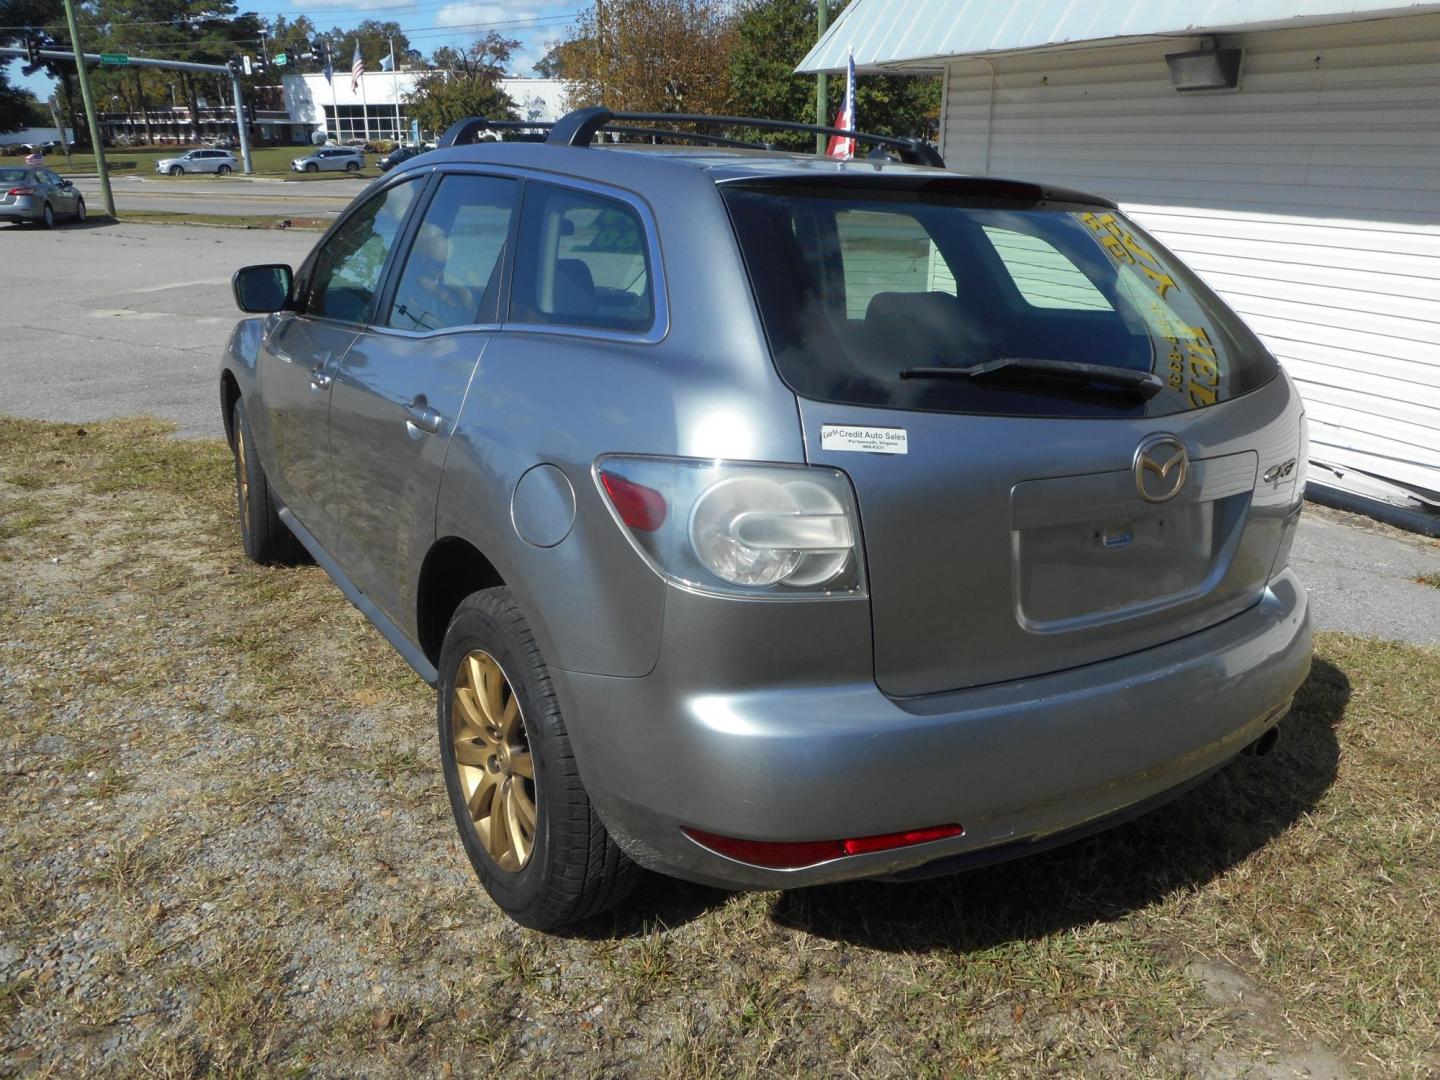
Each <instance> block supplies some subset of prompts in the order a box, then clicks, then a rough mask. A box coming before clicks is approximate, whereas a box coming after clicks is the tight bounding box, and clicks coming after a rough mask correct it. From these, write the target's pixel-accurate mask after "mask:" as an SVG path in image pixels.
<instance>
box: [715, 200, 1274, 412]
mask: <svg viewBox="0 0 1440 1080" xmlns="http://www.w3.org/2000/svg"><path fill="white" fill-rule="evenodd" d="M722 191H723V193H724V197H725V201H726V203H727V204H728V206H729V208H730V214H731V217H732V219H733V221H734V223H735V228H736V232H737V234H738V236H739V239H740V247H741V249H742V252H743V254H744V257H745V262H746V266H747V268H748V270H749V273H750V277H751V283H752V285H753V288H754V292H755V297H756V300H757V302H758V304H759V308H760V315H761V319H762V321H763V322H764V326H765V331H766V334H767V335H768V336H769V339H770V347H771V350H772V352H773V353H774V356H775V362H776V364H777V366H778V367H779V369H780V374H781V377H782V378H784V379H785V381H786V382H787V383H788V384H789V385H790V387H791V388H792V389H794V390H795V391H796V392H797V393H799V394H802V395H804V396H806V397H812V398H818V399H820V400H824V401H836V402H842V403H845V404H853V405H874V406H880V407H888V408H902V409H921V410H929V411H943V412H979V413H992V414H1005V415H1048V416H1057V415H1059V416H1092V415H1102V416H1166V415H1170V414H1173V413H1178V412H1183V411H1186V410H1189V409H1198V408H1203V407H1205V406H1207V405H1213V404H1215V403H1216V402H1218V401H1224V400H1226V399H1228V398H1232V397H1237V396H1239V395H1240V394H1245V393H1248V392H1250V391H1251V390H1254V389H1256V388H1257V387H1259V386H1261V385H1263V384H1264V383H1266V382H1268V381H1269V380H1270V379H1271V378H1272V377H1273V376H1274V374H1275V372H1276V370H1277V369H1276V366H1275V362H1274V360H1273V359H1271V357H1270V356H1269V354H1268V353H1267V352H1266V350H1265V348H1264V346H1263V345H1261V344H1260V342H1259V341H1258V340H1257V339H1256V337H1255V336H1254V334H1252V333H1251V332H1250V331H1249V330H1248V329H1247V328H1246V327H1245V325H1244V324H1243V323H1242V322H1241V321H1240V320H1239V319H1238V318H1237V317H1236V316H1235V315H1234V313H1233V312H1231V311H1230V310H1229V309H1228V308H1226V307H1225V305H1224V304H1223V303H1222V302H1221V301H1220V299H1219V298H1218V297H1216V296H1215V294H1214V293H1213V292H1211V291H1210V290H1209V289H1208V288H1206V287H1205V286H1204V285H1203V284H1202V283H1201V282H1200V281H1199V280H1198V279H1197V278H1196V277H1195V276H1194V275H1193V274H1192V273H1190V272H1189V271H1188V270H1186V269H1185V267H1183V266H1181V265H1180V264H1179V262H1178V261H1177V260H1176V259H1175V257H1174V256H1172V255H1171V254H1170V253H1169V252H1167V251H1165V250H1164V249H1163V248H1162V247H1161V246H1160V245H1159V244H1158V243H1156V242H1155V241H1154V240H1153V239H1151V238H1150V237H1149V236H1147V235H1146V234H1145V233H1144V232H1142V231H1141V230H1140V229H1139V228H1137V227H1136V226H1135V225H1134V224H1133V223H1132V222H1130V221H1129V220H1128V219H1126V218H1125V217H1124V215H1122V214H1120V213H1118V212H1117V211H1114V210H1109V209H1105V208H1100V207H1096V208H1086V207H1079V206H1074V205H1070V204H1067V205H1065V206H1063V207H1050V206H1048V205H1046V204H1041V205H1039V206H1035V205H1028V204H1005V203H1000V202H995V201H989V202H984V203H979V202H977V201H976V200H975V199H974V198H973V197H965V196H957V195H947V194H932V193H921V192H913V191H877V190H875V189H873V188H871V189H860V188H855V187H850V188H828V189H827V188H800V187H795V186H788V185H774V184H772V185H768V186H749V185H738V184H730V185H723V186H722ZM1005 359H1011V360H1015V359H1020V360H1025V359H1034V360H1041V361H1060V362H1064V363H1081V364H1101V365H1106V366H1110V367H1117V368H1126V369H1129V370H1132V371H1139V372H1150V373H1153V374H1154V375H1156V376H1158V377H1159V378H1160V379H1161V380H1162V382H1163V384H1164V385H1163V389H1161V390H1160V392H1159V393H1157V394H1155V396H1153V397H1151V398H1149V399H1148V400H1145V399H1143V398H1141V397H1140V396H1139V395H1137V394H1135V393H1133V392H1125V391H1124V390H1123V389H1117V388H1115V387H1114V386H1109V385H1107V384H1105V383H1099V382H1097V383H1085V382H1075V381H1071V380H1068V379H1055V378H1053V377H1050V378H1044V379H1035V378H1032V377H1030V376H1026V375H1024V374H1023V373H1019V372H1015V371H1014V370H1013V368H1012V369H1010V370H1008V371H1007V372H1006V373H1005V374H1004V375H1002V376H1001V377H994V374H995V373H993V372H992V373H990V375H989V376H986V377H976V378H969V377H958V378H957V377H944V376H941V377H935V376H934V375H933V374H928V375H927V374H925V373H917V372H915V371H914V370H913V369H917V368H922V369H923V368H932V369H933V368H946V369H955V368H959V369H967V368H972V367H975V366H977V365H989V366H991V367H994V366H996V363H995V362H997V361H1001V360H1005ZM1020 366H1023V365H1020ZM903 371H908V372H909V377H906V378H902V377H901V373H902V372H903Z"/></svg>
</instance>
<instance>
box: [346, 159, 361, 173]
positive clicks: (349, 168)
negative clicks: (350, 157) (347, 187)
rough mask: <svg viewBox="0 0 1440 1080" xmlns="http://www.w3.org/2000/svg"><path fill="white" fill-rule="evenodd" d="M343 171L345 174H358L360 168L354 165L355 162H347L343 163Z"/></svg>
mask: <svg viewBox="0 0 1440 1080" xmlns="http://www.w3.org/2000/svg"><path fill="white" fill-rule="evenodd" d="M345 171H346V172H359V171H360V166H359V165H357V164H356V163H355V162H353V161H347V162H346V163H345Z"/></svg>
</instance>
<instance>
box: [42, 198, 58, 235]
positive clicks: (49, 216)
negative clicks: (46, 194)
mask: <svg viewBox="0 0 1440 1080" xmlns="http://www.w3.org/2000/svg"><path fill="white" fill-rule="evenodd" d="M40 227H41V228H44V229H53V228H54V227H55V208H54V207H53V206H51V205H50V204H49V203H48V202H47V203H46V204H45V206H44V207H43V208H42V209H41V210H40Z"/></svg>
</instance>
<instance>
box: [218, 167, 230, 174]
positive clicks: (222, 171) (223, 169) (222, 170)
mask: <svg viewBox="0 0 1440 1080" xmlns="http://www.w3.org/2000/svg"><path fill="white" fill-rule="evenodd" d="M215 171H216V173H218V174H219V175H221V176H229V175H230V166H229V165H221V166H220V167H219V168H218V169H216V170H215Z"/></svg>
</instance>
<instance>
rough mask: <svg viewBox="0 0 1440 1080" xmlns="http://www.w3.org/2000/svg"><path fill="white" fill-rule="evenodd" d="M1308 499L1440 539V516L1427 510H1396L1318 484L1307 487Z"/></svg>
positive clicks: (1310, 484)
mask: <svg viewBox="0 0 1440 1080" xmlns="http://www.w3.org/2000/svg"><path fill="white" fill-rule="evenodd" d="M1305 498H1307V499H1309V500H1310V501H1311V502H1316V503H1319V504H1320V505H1321V506H1329V507H1333V508H1334V509H1336V510H1348V511H1349V512H1350V513H1352V514H1364V515H1365V516H1366V517H1372V518H1374V519H1375V520H1377V521H1383V522H1384V523H1385V524H1386V525H1394V526H1395V527H1396V528H1397V529H1404V530H1405V531H1406V532H1413V533H1419V534H1420V535H1421V536H1434V537H1440V514H1427V513H1426V512H1425V511H1423V510H1407V509H1405V508H1404V507H1403V506H1393V505H1391V504H1390V503H1387V502H1385V501H1383V500H1381V499H1371V498H1367V497H1366V496H1364V495H1354V494H1351V493H1350V492H1348V491H1341V490H1340V489H1339V488H1333V487H1327V486H1326V485H1324V484H1316V483H1309V484H1306V485H1305Z"/></svg>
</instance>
